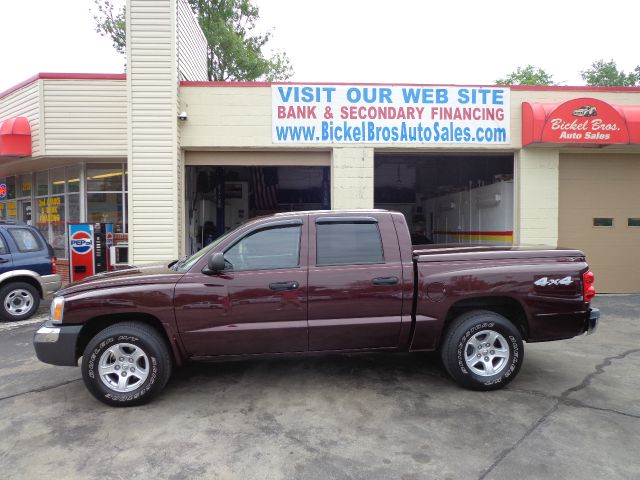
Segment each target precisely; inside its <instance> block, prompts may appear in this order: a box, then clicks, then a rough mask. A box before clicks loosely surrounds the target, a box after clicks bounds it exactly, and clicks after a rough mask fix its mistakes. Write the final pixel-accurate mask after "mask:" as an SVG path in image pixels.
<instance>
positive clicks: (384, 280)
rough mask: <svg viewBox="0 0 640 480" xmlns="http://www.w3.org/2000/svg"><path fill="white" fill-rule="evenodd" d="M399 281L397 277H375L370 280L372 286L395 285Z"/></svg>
mask: <svg viewBox="0 0 640 480" xmlns="http://www.w3.org/2000/svg"><path fill="white" fill-rule="evenodd" d="M399 281H400V280H398V277H376V278H374V279H373V280H371V283H373V284H374V285H396V284H397V283H398V282H399Z"/></svg>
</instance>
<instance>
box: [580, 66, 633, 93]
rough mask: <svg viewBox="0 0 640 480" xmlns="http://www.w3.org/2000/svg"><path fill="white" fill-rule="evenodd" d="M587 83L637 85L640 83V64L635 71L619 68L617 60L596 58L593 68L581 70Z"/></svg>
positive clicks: (610, 85)
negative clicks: (626, 71) (627, 71)
mask: <svg viewBox="0 0 640 480" xmlns="http://www.w3.org/2000/svg"><path fill="white" fill-rule="evenodd" d="M580 76H581V77H582V79H583V80H584V81H585V82H586V83H587V85H590V86H595V87H635V86H637V85H640V65H639V66H637V67H636V68H635V69H634V71H633V72H629V73H624V71H622V70H618V66H617V65H616V62H615V61H613V60H610V61H608V62H605V61H604V60H596V61H595V62H593V63H592V64H591V68H588V69H587V70H583V71H581V72H580Z"/></svg>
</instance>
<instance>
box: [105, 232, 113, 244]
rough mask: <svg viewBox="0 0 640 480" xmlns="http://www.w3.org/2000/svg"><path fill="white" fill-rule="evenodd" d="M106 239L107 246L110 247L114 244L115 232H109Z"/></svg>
mask: <svg viewBox="0 0 640 480" xmlns="http://www.w3.org/2000/svg"><path fill="white" fill-rule="evenodd" d="M106 239H107V247H110V246H111V245H113V233H111V232H109V233H107V235H106Z"/></svg>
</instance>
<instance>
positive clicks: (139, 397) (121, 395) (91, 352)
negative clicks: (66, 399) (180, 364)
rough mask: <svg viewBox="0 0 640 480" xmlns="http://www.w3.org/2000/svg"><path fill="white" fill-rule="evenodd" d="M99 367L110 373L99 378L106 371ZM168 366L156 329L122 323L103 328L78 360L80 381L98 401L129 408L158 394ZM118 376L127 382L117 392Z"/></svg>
mask: <svg viewBox="0 0 640 480" xmlns="http://www.w3.org/2000/svg"><path fill="white" fill-rule="evenodd" d="M114 352H119V353H118V354H117V355H114ZM140 352H142V353H140ZM138 355H140V356H139V358H135V357H136V356H138ZM121 358H122V359H123V360H121ZM131 360H133V361H131ZM100 365H103V366H104V367H105V368H108V369H112V370H114V371H112V372H108V373H104V374H103V375H101V372H106V370H101V368H100ZM172 365H173V363H172V360H171V355H170V353H169V346H168V345H167V343H166V341H165V339H164V338H163V337H162V335H161V334H160V333H159V332H158V331H157V330H155V329H153V328H152V327H149V326H148V325H145V324H143V323H137V322H123V323H117V324H115V325H112V326H110V327H107V328H105V329H104V330H102V331H101V332H99V333H98V334H96V336H95V337H93V338H92V339H91V340H90V341H89V343H88V344H87V347H86V348H85V350H84V355H83V357H82V378H83V380H84V384H85V385H86V387H87V389H88V390H89V392H91V394H92V395H93V396H94V397H96V398H97V399H98V400H100V401H101V402H104V403H106V404H107V405H111V406H113V407H132V406H135V405H142V404H144V403H147V402H149V401H150V400H151V399H153V398H154V397H155V396H156V395H158V394H159V393H160V392H161V391H162V389H163V388H164V386H165V385H166V384H167V381H168V380H169V377H170V376H171V368H172ZM145 367H146V369H145ZM116 368H117V370H115V369H116ZM132 369H133V370H132ZM131 372H133V373H131ZM145 372H146V375H145ZM123 374H127V375H123ZM120 377H123V382H125V381H126V382H127V383H126V384H125V385H123V386H122V388H120V390H119V387H120V384H118V385H114V383H116V382H117V381H118V380H120ZM127 377H128V378H127ZM143 377H144V378H143ZM125 389H130V390H126V391H125Z"/></svg>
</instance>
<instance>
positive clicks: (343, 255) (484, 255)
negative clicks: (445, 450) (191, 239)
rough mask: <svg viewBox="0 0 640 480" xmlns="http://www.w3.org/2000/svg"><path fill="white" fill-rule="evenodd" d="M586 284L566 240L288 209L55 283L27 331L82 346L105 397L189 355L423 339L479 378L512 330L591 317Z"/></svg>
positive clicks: (513, 361) (508, 368)
mask: <svg viewBox="0 0 640 480" xmlns="http://www.w3.org/2000/svg"><path fill="white" fill-rule="evenodd" d="M594 295H595V290H594V288H593V274H592V273H591V272H590V271H589V268H588V266H587V264H586V263H585V257H584V254H583V253H582V252H580V251H578V250H562V249H549V248H522V247H493V246H478V245H476V246H459V245H439V246H413V247H412V245H411V240H410V236H409V230H408V228H407V225H406V223H405V219H404V216H403V215H402V214H400V213H395V212H388V211H384V210H357V211H316V212H296V213H286V214H277V215H273V216H270V217H264V218H259V219H256V220H253V221H250V222H248V223H246V224H244V225H242V226H240V227H238V228H237V229H235V230H233V231H231V232H229V233H227V234H226V235H224V236H223V237H221V238H219V239H218V240H216V241H215V242H214V243H212V244H211V245H209V246H208V247H206V248H204V249H203V250H200V251H199V252H197V253H195V254H194V255H191V256H190V257H186V258H183V259H182V260H180V261H177V262H172V263H170V264H169V265H162V266H149V267H139V268H138V267H132V268H129V269H126V270H122V271H118V272H111V273H106V274H100V275H96V276H94V277H91V278H89V279H87V280H84V281H82V282H78V283H75V284H73V285H70V286H68V287H66V288H64V289H63V290H60V291H59V292H58V293H57V296H56V297H55V299H54V301H53V302H52V304H51V313H50V318H49V320H48V321H47V322H46V323H45V324H43V325H42V326H41V327H40V329H39V330H38V331H37V332H36V334H35V337H34V345H35V349H36V353H37V355H38V358H39V359H40V360H42V361H43V362H47V363H52V364H54V365H73V366H76V365H77V364H78V359H79V358H80V357H82V364H81V365H82V366H81V368H82V374H83V378H84V381H85V384H86V386H87V388H88V389H89V391H90V392H91V393H92V394H93V395H94V396H95V397H96V398H97V399H99V400H101V401H103V402H105V403H107V404H109V405H115V406H128V405H138V404H141V403H144V402H146V401H148V400H150V399H151V398H152V397H153V396H154V395H157V394H158V393H159V392H160V391H161V390H162V389H163V387H164V386H165V384H166V383H167V381H168V379H169V376H170V374H171V370H172V368H173V366H174V365H177V366H180V365H182V364H183V363H184V362H186V361H188V360H225V359H226V360H228V359H231V358H239V357H243V356H253V355H264V354H299V353H308V352H361V351H390V352H394V351H395V352H397V351H412V352H413V351H428V350H438V351H439V352H440V354H441V356H442V361H443V363H444V367H445V369H446V371H447V372H448V373H449V375H450V376H451V377H452V378H453V379H454V380H455V381H456V382H457V383H459V384H460V385H462V386H464V387H467V388H471V389H475V390H493V389H497V388H500V387H503V386H504V385H506V384H507V383H508V382H510V381H511V380H513V378H514V377H515V376H516V374H517V373H518V370H519V369H520V366H521V365H522V360H523V354H524V351H523V340H525V341H528V342H541V341H547V340H559V339H564V338H571V337H574V336H576V335H580V334H582V333H585V332H592V331H593V330H594V329H595V328H596V325H597V322H598V317H599V312H598V310H597V309H594V308H591V307H590V304H589V302H590V301H591V299H592V298H593V296H594ZM558 354H559V355H561V354H562V352H561V351H558Z"/></svg>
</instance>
